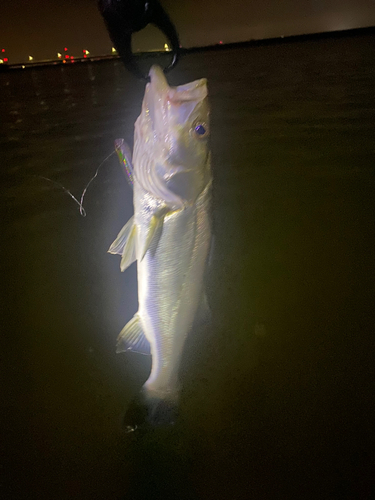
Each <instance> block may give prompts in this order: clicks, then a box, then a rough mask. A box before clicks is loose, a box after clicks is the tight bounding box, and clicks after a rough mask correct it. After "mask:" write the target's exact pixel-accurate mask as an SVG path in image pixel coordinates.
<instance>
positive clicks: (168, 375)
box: [134, 186, 211, 398]
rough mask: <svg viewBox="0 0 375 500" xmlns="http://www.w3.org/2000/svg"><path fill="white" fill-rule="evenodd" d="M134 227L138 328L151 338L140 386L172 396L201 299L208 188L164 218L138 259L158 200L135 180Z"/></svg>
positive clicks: (208, 231)
mask: <svg viewBox="0 0 375 500" xmlns="http://www.w3.org/2000/svg"><path fill="white" fill-rule="evenodd" d="M134 196H135V198H134V204H135V222H136V225H137V231H138V240H137V249H138V250H137V258H138V263H137V266H138V301H139V309H138V313H139V317H140V320H141V323H142V327H143V331H144V333H145V335H146V337H147V339H148V341H149V342H150V346H151V354H152V369H151V374H150V377H149V378H148V380H147V381H146V383H145V385H144V388H145V389H146V390H147V392H148V393H149V394H151V395H152V396H155V397H159V398H160V397H161V398H167V397H169V398H175V397H176V395H177V392H178V370H179V365H180V360H181V355H182V350H183V346H184V342H185V339H186V337H187V335H188V333H189V331H190V329H191V327H192V324H193V322H194V319H195V316H196V312H197V309H198V305H199V303H200V301H201V299H202V293H203V277H204V270H205V266H206V262H207V256H208V252H209V246H210V240H211V224H210V219H209V192H204V193H203V194H202V195H201V196H200V197H199V198H198V200H197V202H196V203H195V204H194V205H192V206H189V207H186V208H184V209H181V210H177V211H174V212H172V213H171V214H170V215H167V216H166V217H165V218H164V223H163V227H162V229H161V231H160V233H161V234H160V235H159V237H158V238H157V241H156V244H155V246H154V248H152V247H151V248H150V249H149V250H148V251H147V253H146V255H145V257H144V258H143V259H142V260H141V259H140V252H141V249H142V248H143V247H144V244H145V241H146V235H147V229H148V226H149V223H150V220H151V217H152V215H153V213H154V212H155V210H157V209H158V208H159V206H158V205H159V204H161V202H160V201H159V200H157V199H155V198H153V197H152V196H151V195H150V194H149V193H146V192H144V191H143V190H142V188H139V187H138V188H137V187H136V186H135V192H134Z"/></svg>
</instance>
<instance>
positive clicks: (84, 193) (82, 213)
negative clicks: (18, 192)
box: [35, 150, 116, 217]
mask: <svg viewBox="0 0 375 500" xmlns="http://www.w3.org/2000/svg"><path fill="white" fill-rule="evenodd" d="M115 153H116V150H114V151H112V153H110V154H109V155H108V156H107V157H106V158H104V160H103V161H102V162H101V163H100V165H99V167H98V168H97V169H96V172H95V174H94V175H93V176H92V177H91V179H90V180H89V182H88V183H87V184H86V186H85V188H84V190H83V191H82V195H81V199H80V201H78V200H77V198H76V197H75V196H74V194H73V193H71V191H69V189H66V188H65V187H64V186H63V185H62V184H60V183H59V182H57V181H54V180H52V179H49V178H48V177H44V176H43V175H36V176H35V177H39V178H40V179H44V180H45V181H48V182H51V183H52V184H54V185H55V186H57V187H59V188H61V189H62V190H63V191H64V192H65V193H66V194H68V195H69V196H70V197H71V198H72V200H74V201H75V202H76V203H77V205H78V206H79V213H80V214H81V215H82V217H86V215H87V213H86V210H85V209H84V208H83V199H84V197H85V195H86V192H87V189H88V187H89V186H90V184H91V183H92V181H93V180H94V179H95V178H96V177H97V175H98V173H99V170H100V168H101V167H102V165H103V164H104V163H105V162H106V161H107V160H108V159H109V158H110V157H111V156H112V155H114V154H115Z"/></svg>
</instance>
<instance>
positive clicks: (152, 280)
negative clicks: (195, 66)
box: [109, 66, 212, 428]
mask: <svg viewBox="0 0 375 500" xmlns="http://www.w3.org/2000/svg"><path fill="white" fill-rule="evenodd" d="M150 79H151V81H150V83H148V84H147V86H146V91H145V95H144V99H143V104H142V112H141V114H140V116H139V117H138V119H137V121H136V123H135V137H134V149H133V160H132V164H133V165H132V166H131V165H130V159H129V152H128V150H125V149H124V150H123V154H122V156H121V155H120V153H121V144H122V143H121V141H116V144H117V145H116V148H117V149H118V152H119V156H120V159H121V158H122V161H123V163H124V165H125V167H126V170H127V174H128V176H129V178H131V182H132V183H133V187H134V216H133V217H132V218H131V219H130V220H129V221H128V222H127V224H126V225H125V226H124V227H123V229H122V230H121V231H120V233H119V235H118V237H117V238H116V240H115V241H114V242H113V244H112V245H111V247H110V249H109V252H111V253H117V254H121V256H122V258H121V266H120V267H121V270H122V271H124V270H125V269H126V268H127V267H128V266H129V265H130V264H132V263H133V262H134V261H135V260H136V261H137V275H138V307H139V308H138V312H137V313H136V314H135V315H134V317H133V318H132V319H131V320H130V321H129V323H127V325H126V326H125V327H124V328H123V330H122V331H121V333H120V335H119V337H118V345H117V352H122V351H136V352H142V353H145V354H148V353H150V351H151V355H152V369H151V373H150V376H149V378H148V380H147V381H146V382H145V384H144V386H143V390H142V392H141V396H140V398H138V400H137V402H136V403H135V407H136V409H137V411H135V410H134V408H133V410H134V411H133V414H134V415H135V414H137V415H136V416H135V419H137V418H139V414H140V413H142V412H143V416H144V418H145V419H146V420H147V421H148V422H149V423H151V424H158V423H165V422H166V421H168V420H173V418H174V417H172V416H171V415H172V414H173V411H172V410H171V409H174V408H175V407H176V404H177V399H178V392H179V378H178V370H179V366H180V360H181V355H182V351H183V346H184V343H185V340H186V337H187V335H188V333H189V331H190V330H191V328H192V325H193V323H194V321H195V319H196V316H197V314H198V312H199V310H201V309H202V308H203V309H204V308H206V307H208V306H207V300H206V296H205V290H204V283H203V278H204V274H205V267H206V263H207V257H208V254H209V249H210V243H211V219H210V201H211V184H212V174H211V165H210V152H209V146H208V137H209V106H208V100H207V81H206V79H201V80H197V81H194V82H192V83H189V84H186V85H181V86H178V87H170V86H169V85H168V83H167V80H166V78H165V76H164V73H163V71H162V70H161V68H159V67H158V66H153V67H152V68H151V70H150ZM203 314H205V313H204V312H203ZM133 406H134V405H133ZM131 425H132V426H133V428H135V427H134V426H135V425H137V422H131Z"/></svg>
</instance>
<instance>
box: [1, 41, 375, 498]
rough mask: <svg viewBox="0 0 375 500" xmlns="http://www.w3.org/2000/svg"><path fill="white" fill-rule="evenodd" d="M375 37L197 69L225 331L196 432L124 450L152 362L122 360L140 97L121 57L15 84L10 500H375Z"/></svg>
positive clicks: (6, 329)
mask: <svg viewBox="0 0 375 500" xmlns="http://www.w3.org/2000/svg"><path fill="white" fill-rule="evenodd" d="M373 53H374V38H373V37H372V36H371V35H370V36H358V37H351V38H340V39H330V40H310V41H305V42H299V43H285V44H280V45H269V46H259V47H249V48H246V49H237V50H228V51H220V52H206V53H199V54H191V55H189V56H186V57H185V58H184V59H183V60H182V61H181V63H180V64H179V66H178V67H177V68H176V69H175V70H174V71H173V72H172V74H171V76H170V83H171V84H182V83H186V82H187V81H191V80H193V79H195V78H201V77H207V78H208V80H209V91H210V99H211V106H212V129H211V135H212V154H213V166H214V203H213V217H214V233H215V247H214V255H213V260H212V263H211V268H210V273H209V287H208V288H209V289H208V296H209V302H210V304H211V308H212V315H213V324H212V325H211V327H210V328H207V329H206V330H203V331H201V332H194V333H193V334H192V336H191V338H190V339H189V341H188V344H187V346H186V353H185V357H184V362H183V366H182V370H181V374H182V379H183V381H184V390H183V393H182V398H181V419H180V421H179V422H178V424H177V425H176V426H175V428H173V429H171V430H164V431H155V432H150V433H146V435H144V436H138V437H137V436H135V435H130V436H129V435H125V434H123V432H122V430H121V425H120V423H121V418H122V415H123V412H124V411H125V410H126V408H127V405H128V404H129V402H130V400H131V398H132V397H133V395H134V394H135V392H136V391H137V390H138V388H139V387H140V385H142V383H143V381H144V380H145V378H146V377H147V374H148V370H149V361H148V360H147V359H146V358H144V357H138V356H136V355H133V356H132V355H115V342H116V337H117V334H118V332H119V331H120V330H121V329H122V327H123V326H124V324H125V323H126V322H127V321H128V320H129V319H130V318H131V317H132V315H133V314H134V313H135V312H136V309H137V297H136V270H135V266H132V267H131V268H130V269H129V270H127V271H126V273H124V274H121V273H120V270H119V258H117V257H116V256H113V255H110V254H107V253H106V252H107V249H108V247H109V245H110V244H111V242H112V241H113V240H114V238H115V236H116V235H117V232H118V231H119V229H120V228H121V227H122V225H123V224H124V223H125V222H126V221H127V220H128V218H129V217H130V216H131V215H132V193H131V190H130V188H129V187H128V185H127V183H126V180H125V177H124V175H123V174H122V172H121V169H120V167H119V165H118V162H117V159H116V158H115V156H112V157H110V159H109V160H108V161H107V162H106V163H105V165H104V166H103V168H102V169H101V170H100V171H99V175H98V177H97V179H96V180H95V182H94V183H93V184H92V185H91V187H90V190H89V191H88V194H87V197H86V200H85V208H86V210H87V214H88V215H87V217H86V218H83V217H81V216H80V214H79V210H78V207H77V205H76V204H75V203H74V202H73V201H72V200H71V199H70V198H69V197H68V196H67V195H66V194H65V193H64V192H63V191H62V190H59V189H58V188H56V187H55V186H54V185H53V184H51V183H49V182H47V181H45V180H43V179H41V178H38V177H37V176H44V177H49V178H51V179H54V180H55V181H57V182H59V183H62V184H63V185H64V186H65V187H67V188H68V189H70V190H71V191H72V192H73V193H74V194H75V195H76V196H79V195H80V193H81V192H82V190H83V188H84V186H85V184H86V183H87V181H88V179H89V178H90V177H91V176H92V175H93V174H94V172H95V170H96V168H97V167H98V165H99V164H100V162H101V161H102V160H103V159H104V158H106V157H107V155H108V154H110V153H111V152H112V151H113V142H114V140H115V139H116V138H118V137H124V138H125V139H126V140H128V141H129V142H131V141H132V136H133V126H134V121H135V119H136V117H137V116H138V114H139V112H140V106H141V100H142V96H143V91H144V88H143V85H142V84H140V83H139V82H137V81H136V80H134V79H132V77H131V76H129V75H127V74H126V72H125V70H124V69H123V68H122V66H121V64H120V63H119V62H118V61H109V62H105V63H96V64H82V65H69V66H62V67H50V68H43V69H32V70H25V71H14V72H9V73H3V74H0V116H1V125H0V126H1V136H0V137H1V138H0V154H1V158H0V165H1V167H0V179H1V188H0V189H1V199H2V204H1V205H2V207H1V208H2V214H1V222H2V226H1V227H2V231H1V233H2V245H1V249H2V255H1V261H0V262H1V264H0V266H1V272H2V276H3V279H2V283H3V287H2V289H3V300H2V313H3V319H2V328H1V351H0V352H1V371H2V374H1V376H2V383H1V385H2V390H3V393H4V394H3V396H2V399H1V400H2V411H1V415H2V417H3V422H2V431H3V438H2V440H1V441H2V447H3V450H2V452H1V457H2V465H1V469H0V470H1V473H2V474H3V485H2V488H3V490H4V495H2V496H3V497H4V498H11V499H13V498H14V499H24V498H25V499H26V498H27V499H30V498H38V499H39V498H53V499H60V498H61V499H66V498H76V499H120V498H127V499H132V498H134V499H135V498H142V499H147V498H163V495H164V498H187V499H195V498H198V499H205V500H206V499H233V498H235V499H236V500H238V499H248V498H254V499H263V498H265V499H273V498H275V499H276V498H277V499H279V498H311V499H317V498H319V499H323V498H330V499H331V498H335V499H336V498H340V499H341V498H366V497H367V498H369V497H370V496H371V492H373V491H374V479H373V470H374V465H375V464H374V444H375V443H374V434H373V422H374V417H375V414H374V411H373V405H372V398H373V393H374V296H375V290H374V277H375V276H374V248H375V241H374V187H375V186H374V185H375V178H374V164H375V161H374V160H375V154H374V153H375V149H374V144H375V143H374V132H375V127H374V123H375V99H374V88H375V70H374V64H373Z"/></svg>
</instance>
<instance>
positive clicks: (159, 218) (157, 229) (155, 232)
mask: <svg viewBox="0 0 375 500" xmlns="http://www.w3.org/2000/svg"><path fill="white" fill-rule="evenodd" d="M170 213H172V211H171V210H170V209H169V208H168V207H162V208H160V209H159V210H158V211H157V212H155V213H154V215H153V216H152V217H151V220H150V224H149V226H148V231H147V237H146V242H145V246H144V248H143V252H142V257H141V261H142V260H143V258H144V256H145V255H146V253H147V250H149V249H150V248H151V247H152V246H155V248H156V246H157V242H158V241H159V238H160V235H161V231H162V229H163V222H164V217H165V216H166V215H168V214H170Z"/></svg>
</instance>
